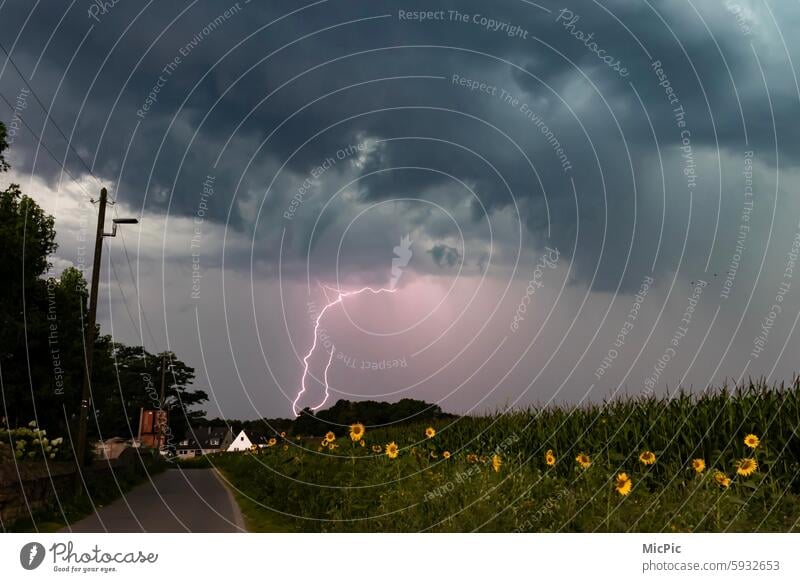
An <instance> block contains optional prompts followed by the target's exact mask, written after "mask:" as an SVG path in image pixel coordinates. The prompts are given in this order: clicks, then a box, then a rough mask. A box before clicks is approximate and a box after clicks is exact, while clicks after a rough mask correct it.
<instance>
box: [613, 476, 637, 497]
mask: <svg viewBox="0 0 800 582" xmlns="http://www.w3.org/2000/svg"><path fill="white" fill-rule="evenodd" d="M615 481H616V484H615V489H616V490H617V493H619V494H620V495H622V496H623V497H625V496H626V495H628V494H629V493H630V492H631V489H633V481H631V478H630V477H628V474H627V473H619V474H618V475H617V476H616V478H615Z"/></svg>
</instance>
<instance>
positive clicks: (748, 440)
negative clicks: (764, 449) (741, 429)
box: [744, 434, 761, 449]
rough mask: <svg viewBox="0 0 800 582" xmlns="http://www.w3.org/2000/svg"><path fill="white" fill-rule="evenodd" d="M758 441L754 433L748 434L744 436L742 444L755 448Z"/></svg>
mask: <svg viewBox="0 0 800 582" xmlns="http://www.w3.org/2000/svg"><path fill="white" fill-rule="evenodd" d="M760 442H761V440H760V439H759V438H758V437H757V436H756V435H754V434H749V435H747V436H746V437H744V444H746V445H747V446H748V447H750V448H751V449H755V448H756V447H757V446H758V445H759V443H760Z"/></svg>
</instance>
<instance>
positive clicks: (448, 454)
mask: <svg viewBox="0 0 800 582" xmlns="http://www.w3.org/2000/svg"><path fill="white" fill-rule="evenodd" d="M442 456H443V457H444V458H445V459H449V458H450V451H445V452H443V453H442Z"/></svg>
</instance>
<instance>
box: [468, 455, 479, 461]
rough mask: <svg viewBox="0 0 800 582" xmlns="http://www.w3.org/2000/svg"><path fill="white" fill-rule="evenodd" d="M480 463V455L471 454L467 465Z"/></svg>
mask: <svg viewBox="0 0 800 582" xmlns="http://www.w3.org/2000/svg"><path fill="white" fill-rule="evenodd" d="M477 462H478V455H476V454H475V453H470V454H468V455H467V463H477Z"/></svg>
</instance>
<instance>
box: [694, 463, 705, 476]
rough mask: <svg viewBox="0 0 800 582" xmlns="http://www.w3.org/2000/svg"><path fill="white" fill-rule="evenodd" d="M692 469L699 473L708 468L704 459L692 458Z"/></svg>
mask: <svg viewBox="0 0 800 582" xmlns="http://www.w3.org/2000/svg"><path fill="white" fill-rule="evenodd" d="M692 469H694V472H695V473H697V474H698V475H699V474H700V473H702V472H703V471H705V470H706V462H705V461H704V460H703V459H692Z"/></svg>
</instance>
